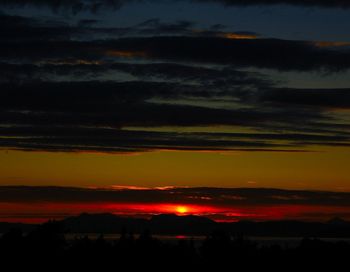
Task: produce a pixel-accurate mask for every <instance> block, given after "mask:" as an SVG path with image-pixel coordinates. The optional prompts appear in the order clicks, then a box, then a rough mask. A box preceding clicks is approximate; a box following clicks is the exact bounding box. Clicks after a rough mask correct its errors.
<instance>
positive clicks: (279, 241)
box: [65, 233, 350, 248]
mask: <svg viewBox="0 0 350 272" xmlns="http://www.w3.org/2000/svg"><path fill="white" fill-rule="evenodd" d="M84 236H88V237H89V239H92V240H94V239H97V238H98V237H100V234H97V233H70V234H66V236H65V237H66V239H67V240H68V241H69V240H74V239H75V238H83V237H84ZM134 237H135V238H136V239H137V238H138V235H135V236H134ZM152 237H153V238H156V239H158V240H160V241H163V242H166V243H178V242H179V241H181V240H184V241H193V242H194V244H197V245H200V244H201V243H202V242H203V241H204V240H205V238H206V236H200V235H152ZM103 238H104V239H105V240H106V241H116V240H118V239H119V238H120V234H115V233H113V234H104V235H103ZM245 238H247V239H249V240H250V241H253V242H256V243H257V244H258V246H271V245H279V246H281V247H284V248H287V247H288V248H293V247H296V246H298V245H299V244H300V242H301V241H302V239H303V237H254V236H251V237H245ZM319 239H320V240H322V241H326V242H339V241H345V242H348V243H350V238H319Z"/></svg>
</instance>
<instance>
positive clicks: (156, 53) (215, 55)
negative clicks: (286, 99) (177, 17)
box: [0, 36, 350, 71]
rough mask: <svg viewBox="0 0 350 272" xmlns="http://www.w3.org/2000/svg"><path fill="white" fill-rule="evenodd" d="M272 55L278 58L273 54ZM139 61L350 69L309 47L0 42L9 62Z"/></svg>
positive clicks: (281, 43) (209, 41) (337, 57)
mask: <svg viewBox="0 0 350 272" xmlns="http://www.w3.org/2000/svg"><path fill="white" fill-rule="evenodd" d="M276 52H278V53H276ZM125 57H127V58H131V57H135V58H144V59H149V60H152V59H153V60H166V61H177V62H197V63H208V64H210V63H212V64H224V65H229V64H230V65H235V66H236V67H256V68H270V69H277V70H283V71H287V70H295V71H310V70H327V71H339V70H345V69H348V68H349V67H350V51H349V50H335V49H328V48H320V47H317V46H315V45H313V44H312V43H310V42H303V41H288V40H277V39H226V38H219V37H178V36H176V37H175V36H174V37H145V38H123V39H117V40H104V41H85V42H84V41H68V40H67V41H52V42H50V41H28V42H26V43H25V44H23V43H17V42H6V43H4V42H3V43H0V58H1V59H3V60H6V61H14V60H19V59H21V60H22V61H23V60H28V61H30V60H31V61H33V60H36V61H39V60H57V59H62V58H63V59H69V58H71V59H83V60H103V59H106V58H125Z"/></svg>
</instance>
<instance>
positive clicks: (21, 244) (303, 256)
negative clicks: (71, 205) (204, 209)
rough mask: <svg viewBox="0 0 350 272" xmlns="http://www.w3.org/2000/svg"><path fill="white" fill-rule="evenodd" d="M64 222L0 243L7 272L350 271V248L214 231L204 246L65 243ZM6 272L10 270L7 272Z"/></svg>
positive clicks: (13, 233) (125, 235)
mask: <svg viewBox="0 0 350 272" xmlns="http://www.w3.org/2000/svg"><path fill="white" fill-rule="evenodd" d="M64 234H65V232H64V227H63V225H62V224H61V222H56V221H49V222H47V223H45V224H42V225H40V226H38V227H37V228H36V229H35V230H33V231H31V232H29V233H28V234H23V233H22V231H21V230H19V229H12V230H10V231H9V232H7V233H5V234H3V235H2V237H1V238H0V261H1V264H2V267H11V270H6V271H16V269H17V268H22V269H23V268H24V269H26V270H28V269H33V271H63V270H73V271H74V270H78V271H84V270H89V271H91V270H95V271H118V270H119V271H126V270H125V269H129V270H131V271H134V270H135V269H141V270H142V271H149V270H150V271H154V270H162V271H174V270H180V269H186V270H187V269H192V270H194V271H200V270H208V269H210V270H212V271H239V270H242V269H259V270H261V269H268V270H269V271H294V270H300V269H312V270H315V269H319V268H323V269H324V268H328V269H331V271H333V270H334V269H335V268H338V267H339V268H340V267H344V268H346V267H348V258H349V257H350V244H349V243H347V242H326V241H322V240H318V239H310V238H304V239H303V240H302V241H301V242H300V244H299V245H298V246H297V247H293V248H288V247H282V246H281V245H278V244H276V245H268V246H267V245H258V244H257V243H256V242H254V241H251V240H249V239H246V238H244V237H243V236H241V235H232V234H230V233H228V232H224V231H221V230H220V231H213V232H212V233H211V234H210V235H208V236H207V238H206V239H204V240H203V242H201V243H200V244H199V245H198V244H197V245H196V244H195V243H194V241H193V240H182V239H180V240H178V241H177V242H176V243H169V242H165V241H161V240H159V239H156V238H154V237H152V235H151V233H150V232H149V231H147V230H145V231H144V232H143V233H142V234H141V235H138V236H137V237H135V236H134V235H133V234H132V233H130V232H128V231H127V229H123V230H122V231H121V236H120V238H118V239H116V240H115V241H107V240H105V239H104V237H103V235H101V236H100V237H99V238H98V239H94V240H91V239H89V238H88V237H87V236H83V237H76V238H75V239H73V240H69V241H68V240H66V239H65V235H64ZM3 271H5V270H3Z"/></svg>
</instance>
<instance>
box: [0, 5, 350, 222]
mask: <svg viewBox="0 0 350 272" xmlns="http://www.w3.org/2000/svg"><path fill="white" fill-rule="evenodd" d="M349 15H350V3H349V2H348V1H343V0H335V1H330V0H304V1H301V0H300V1H299V0H297V1H295V0H293V1H292V0H247V1H242V0H196V1H194V0H193V1H191V0H179V1H173V0H157V1H155V0H141V1H133V0H59V1H49V0H14V1H8V0H0V35H1V38H0V113H1V114H0V188H2V189H3V190H5V191H6V190H9V188H11V190H14V191H15V192H16V193H14V194H13V195H12V196H13V199H11V198H6V200H5V198H2V197H0V218H3V219H4V220H6V219H8V220H12V221H16V220H20V221H21V220H22V221H23V220H29V221H36V220H37V221H38V220H39V221H42V220H44V219H46V218H48V217H50V216H53V217H56V218H58V217H61V216H66V215H69V214H75V213H79V212H83V211H89V212H114V213H117V214H132V213H134V214H142V215H143V214H145V213H149V214H153V213H157V212H175V213H178V214H179V213H180V214H181V213H185V214H187V213H191V214H200V215H203V214H204V215H209V216H211V217H212V218H214V219H217V218H219V219H218V220H228V219H231V220H239V219H242V218H243V219H244V218H246V217H247V216H248V218H249V219H256V220H261V219H282V218H299V219H308V220H316V219H317V220H324V219H325V218H329V217H332V216H338V215H339V216H342V217H346V218H350V215H349V213H346V212H345V211H346V209H348V208H349V205H350V204H349V203H350V202H349V201H339V202H336V203H335V204H332V205H331V204H330V203H329V194H333V193H334V194H336V196H335V198H338V197H340V196H341V197H340V198H349V196H348V195H347V193H348V192H350V180H349V174H350V171H349V166H348V165H349V161H350V159H349V155H350V80H349V78H350V71H349V68H350V35H349V31H348V29H349V27H350V16H349ZM35 188H42V189H43V190H44V189H47V188H51V189H52V190H54V191H57V192H56V193H57V194H59V191H60V190H66V189H67V190H68V189H69V188H74V190H73V191H74V192H76V191H75V190H80V189H81V190H83V189H84V190H92V191H94V190H96V192H95V193H96V194H97V195H99V192H100V191H99V190H107V191H108V190H110V191H111V192H112V193H116V194H117V195H119V193H120V192H129V191H137V192H139V191H141V192H143V193H145V194H143V193H142V194H140V196H139V198H137V199H134V198H131V199H124V198H123V199H124V200H123V201H122V200H120V199H119V198H116V199H114V198H112V199H110V198H105V197H102V198H98V201H97V202H94V201H93V200H91V201H87V202H88V203H86V200H84V201H83V203H81V202H79V201H77V202H74V205H71V204H72V203H71V201H68V200H67V199H66V198H61V199H58V200H57V199H55V197H52V198H49V199H41V198H40V197H39V196H38V195H36V194H35ZM101 188H102V189H101ZM157 188H158V189H157ZM159 188H162V189H159ZM164 188H166V189H165V191H167V193H169V195H171V196H172V195H174V194H173V193H174V192H173V190H175V192H177V191H176V190H182V189H184V188H186V189H188V190H191V188H197V189H198V192H199V193H198V194H199V195H200V194H202V195H201V196H198V195H196V197H197V198H196V199H197V200H196V201H194V202H193V201H192V200H191V201H190V202H189V201H188V199H187V198H181V199H180V200H181V201H180V200H179V199H173V197H169V198H167V199H166V200H165V199H159V200H157V201H152V203H149V202H148V201H146V199H145V198H144V197H145V195H147V194H148V193H149V192H153V190H154V191H155V192H156V194H158V193H160V194H162V193H163V191H164ZM169 188H170V189H169ZM203 188H211V189H210V190H213V191H210V194H214V195H215V194H217V195H215V196H213V195H211V196H210V197H208V196H206V193H207V192H206V191H205V192H204V191H203ZM234 188H248V189H249V190H251V192H252V193H251V194H249V197H246V196H244V198H247V199H249V201H248V202H249V203H248V202H245V203H232V202H227V203H226V202H225V203H224V204H223V203H221V202H220V203H219V204H218V203H217V202H215V201H214V200H213V199H216V198H220V197H222V195H223V193H222V191H220V192H219V193H218V191H217V189H220V190H226V191H227V192H230V193H229V194H235V193H236V192H234V193H232V192H231V190H233V189H234ZM256 188H260V190H261V191H259V194H258V195H259V197H258V198H260V197H262V196H264V195H265V194H266V195H265V196H264V197H265V198H271V192H270V191H265V190H264V189H263V188H269V189H271V188H273V189H280V190H282V191H283V192H284V193H285V194H287V195H288V197H287V200H285V202H283V203H279V202H271V203H270V202H266V201H261V202H259V201H254V199H256V198H257V196H256V195H255V194H254V193H253V192H255V190H257V189H256ZM2 189H0V191H1V190H2ZM33 190H34V193H33ZM6 192H7V191H6ZM64 192H65V191H64ZM79 192H80V191H79ZM84 192H85V191H84ZM89 192H90V191H89ZM308 192H327V194H322V197H320V199H318V201H316V202H314V201H311V200H310V201H305V202H302V203H298V202H296V199H299V197H301V198H304V194H308ZM70 193H71V192H70V191H69V194H70ZM182 193H183V192H182V191H181V194H182ZM186 193H188V192H186ZM1 194H2V193H1V192H0V195H1ZM274 194H275V192H274ZM274 194H273V195H272V198H274V197H275V195H274ZM337 194H339V195H337ZM343 194H344V195H343ZM2 195H3V196H4V195H6V194H2ZM54 195H55V194H53V196H54ZM277 195H278V196H279V193H278V194H277ZM20 196H21V197H20ZM295 196H297V197H295ZM191 197H193V195H191ZM198 197H204V198H206V197H207V199H206V201H204V200H203V199H202V201H199V200H198ZM313 197H314V195H312V197H310V199H313ZM36 198H38V199H36ZM305 198H306V197H305ZM92 199H94V198H92ZM156 199H157V198H156ZM191 199H192V198H191ZM307 199H309V195H308V197H307ZM125 200H127V201H125ZM203 201H204V202H203ZM38 203H39V204H38ZM43 203H44V204H45V205H44V206H42V205H41V204H43ZM130 205H131V206H130ZM135 205H136V206H135ZM140 205H141V206H140ZM145 205H146V206H147V209H146V208H145ZM181 205H182V206H181ZM186 205H187V206H186ZM43 207H44V208H43ZM45 207H46V208H45ZM73 207H75V208H73ZM135 207H136V208H135ZM179 207H180V208H179ZM273 207H274V208H273ZM275 208H276V209H277V210H276V212H275V213H273V214H270V213H269V212H268V211H270V210H271V209H272V210H273V209H275ZM145 209H146V212H145ZM15 211H17V212H15ZM181 211H182V212H181ZM321 211H324V212H323V213H322V212H321ZM229 214H230V215H231V216H228V215H229ZM40 215H41V216H40ZM44 215H45V216H44ZM253 215H254V216H253ZM28 218H29V219H28Z"/></svg>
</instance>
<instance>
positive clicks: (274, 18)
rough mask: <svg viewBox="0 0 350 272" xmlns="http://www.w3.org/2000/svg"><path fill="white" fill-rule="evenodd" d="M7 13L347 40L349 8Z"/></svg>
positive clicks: (208, 6) (149, 6) (184, 5)
mask: <svg viewBox="0 0 350 272" xmlns="http://www.w3.org/2000/svg"><path fill="white" fill-rule="evenodd" d="M2 11H3V12H6V13H8V14H19V15H25V16H35V17H37V16H39V17H54V18H57V19H60V20H61V19H64V20H67V21H70V22H75V21H78V20H80V19H97V20H100V24H101V25H108V26H114V27H122V26H130V25H133V24H136V23H140V22H143V21H145V20H148V19H151V18H159V19H160V20H161V21H163V22H176V21H179V20H186V21H192V22H194V23H196V25H195V26H198V27H204V28H205V27H208V26H211V25H215V24H223V25H225V26H227V30H229V31H252V32H256V33H259V34H261V35H262V36H264V37H273V38H281V39H295V40H323V41H350V34H349V26H350V9H338V8H329V9H328V8H317V7H292V6H287V5H276V6H250V7H225V6H223V5H220V4H214V3H189V2H184V1H175V2H158V3H150V2H146V3H131V4H126V5H125V6H123V7H121V8H120V9H118V10H112V9H102V10H100V11H99V12H98V13H96V14H93V13H91V12H80V13H78V14H77V15H73V14H71V13H69V12H65V11H59V12H56V13H53V12H52V11H51V10H49V9H47V8H43V7H41V8H40V9H37V8H33V7H32V8H16V9H9V8H3V9H2Z"/></svg>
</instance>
